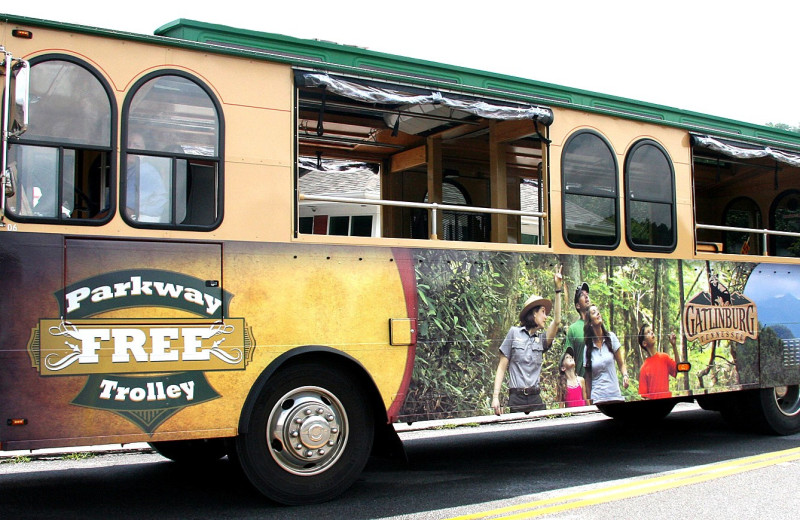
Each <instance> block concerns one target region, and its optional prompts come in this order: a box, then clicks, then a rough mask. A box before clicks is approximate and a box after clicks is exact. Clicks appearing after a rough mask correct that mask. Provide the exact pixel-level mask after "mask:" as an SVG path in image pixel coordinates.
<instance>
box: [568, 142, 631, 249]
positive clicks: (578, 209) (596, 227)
mask: <svg viewBox="0 0 800 520" xmlns="http://www.w3.org/2000/svg"><path fill="white" fill-rule="evenodd" d="M617 171H618V169H617V160H616V158H615V157H614V151H613V150H612V148H611V145H610V144H609V143H608V142H607V141H606V140H605V139H604V138H603V137H601V136H600V135H599V134H597V133H595V132H593V131H590V130H580V131H578V132H576V133H575V134H573V135H572V136H570V138H569V139H567V142H566V143H565V144H564V151H563V152H562V155H561V175H562V185H563V187H564V204H563V217H564V219H563V220H564V239H565V240H566V242H567V244H569V245H571V246H574V247H590V248H597V249H613V248H615V247H616V246H617V245H618V244H619V200H618V197H617V183H618V177H617Z"/></svg>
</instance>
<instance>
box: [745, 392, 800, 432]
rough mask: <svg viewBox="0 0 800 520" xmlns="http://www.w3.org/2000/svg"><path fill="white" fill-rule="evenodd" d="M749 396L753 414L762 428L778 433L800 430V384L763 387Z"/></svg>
mask: <svg viewBox="0 0 800 520" xmlns="http://www.w3.org/2000/svg"><path fill="white" fill-rule="evenodd" d="M749 397H750V399H751V401H750V404H751V405H752V406H751V410H752V411H753V413H752V415H753V416H754V418H755V420H756V422H757V423H758V425H759V426H760V427H761V429H762V430H764V431H766V432H767V433H774V434H776V435H791V434H793V433H797V432H800V386H798V385H791V386H779V387H776V388H762V389H761V390H756V391H754V392H753V393H752V394H751V395H750V396H749Z"/></svg>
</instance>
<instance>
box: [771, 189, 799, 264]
mask: <svg viewBox="0 0 800 520" xmlns="http://www.w3.org/2000/svg"><path fill="white" fill-rule="evenodd" d="M770 220H771V222H772V225H771V227H772V229H775V230H776V231H789V232H791V233H800V192H797V191H794V190H792V191H788V192H786V193H783V194H781V195H780V196H778V198H777V199H776V200H775V203H774V204H773V206H772V211H771V215H770ZM771 244H772V247H771V249H772V250H773V251H772V254H773V255H775V256H800V239H799V238H796V237H791V236H780V235H776V236H773V237H771Z"/></svg>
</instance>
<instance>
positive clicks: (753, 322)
mask: <svg viewBox="0 0 800 520" xmlns="http://www.w3.org/2000/svg"><path fill="white" fill-rule="evenodd" d="M708 285H709V291H707V292H701V293H698V294H697V295H696V296H695V297H694V298H692V299H691V300H690V301H689V302H688V303H686V305H685V306H684V309H683V329H684V331H685V332H686V338H687V339H688V340H690V341H692V340H698V341H699V342H700V343H701V344H704V343H710V342H712V341H715V340H721V339H726V340H731V341H735V342H737V343H744V341H745V340H746V339H747V338H751V339H756V338H757V337H758V313H757V311H756V304H755V303H753V301H752V300H750V299H749V298H747V297H746V296H745V295H743V294H741V293H737V292H735V293H730V292H729V291H728V288H727V287H725V286H724V285H723V284H722V282H720V281H719V280H718V279H717V277H716V276H714V275H711V276H709V279H708Z"/></svg>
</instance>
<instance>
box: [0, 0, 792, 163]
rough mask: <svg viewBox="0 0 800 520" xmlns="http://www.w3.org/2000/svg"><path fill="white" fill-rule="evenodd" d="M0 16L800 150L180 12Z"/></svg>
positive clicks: (760, 135) (624, 104) (788, 140)
mask: <svg viewBox="0 0 800 520" xmlns="http://www.w3.org/2000/svg"><path fill="white" fill-rule="evenodd" d="M0 19H3V20H5V21H7V22H10V23H12V24H19V25H25V26H42V27H48V28H52V29H60V30H65V31H72V32H80V33H85V34H97V35H101V36H106V37H112V38H118V39H128V40H139V41H147V42H149V43H158V44H161V45H167V46H173V47H183V48H193V49H197V50H202V51H204V52H214V53H220V54H230V55H237V56H246V57H250V58H255V59H264V60H269V61H275V62H280V63H286V64H289V65H293V66H296V67H303V68H309V69H315V70H324V71H329V72H333V73H341V74H352V75H358V76H361V77H364V76H369V77H371V78H375V79H383V80H388V81H399V82H403V83H410V84H414V85H418V86H424V87H429V88H438V89H446V90H452V91H456V92H464V93H469V94H473V95H484V96H491V97H500V98H505V99H509V100H514V101H519V102H526V103H533V104H539V105H547V106H556V107H565V108H573V109H577V110H584V111H588V112H594V113H601V114H606V115H611V116H616V117H621V118H625V119H630V120H636V121H647V122H650V123H655V124H662V125H667V126H673V127H677V128H682V129H685V130H688V131H691V132H697V133H703V134H712V135H717V136H721V137H726V138H729V139H739V140H742V141H747V142H752V143H757V144H760V145H772V146H779V147H783V148H788V149H792V150H800V134H797V133H793V132H789V131H786V130H781V129H778V128H773V127H768V126H762V125H756V124H752V123H746V122H742V121H735V120H732V119H727V118H722V117H716V116H711V115H706V114H701V113H698V112H692V111H688V110H681V109H676V108H671V107H667V106H663V105H657V104H653V103H646V102H642V101H636V100H632V99H628V98H622V97H617V96H611V95H607V94H601V93H597V92H591V91H588V90H582V89H577V88H569V87H564V86H560V85H555V84H551V83H546V82H542V81H535V80H529V79H524V78H519V77H515V76H509V75H504V74H496V73H491V72H484V71H480V70H476V69H470V68H466V67H457V66H452V65H445V64H441V63H435V62H432V61H426V60H420V59H414V58H406V57H402V56H397V55H392V54H386V53H381V52H376V51H370V50H367V49H363V48H360V47H355V46H349V45H341V44H337V43H332V42H325V41H319V40H308V39H301V38H294V37H291V36H283V35H278V34H273V33H266V32H259V31H253V30H247V29H237V28H234V27H229V26H225V25H219V24H212V23H205V22H199V21H195V20H188V19H183V18H182V19H178V20H175V21H173V22H170V23H167V24H166V25H163V26H161V27H160V28H158V29H157V30H156V31H155V35H154V36H148V35H140V34H133V33H127V32H121V31H113V30H107V29H100V28H97V27H87V26H80V25H74V24H66V23H60V22H53V21H47V20H39V19H34V18H27V17H21V16H13V15H3V14H0Z"/></svg>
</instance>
